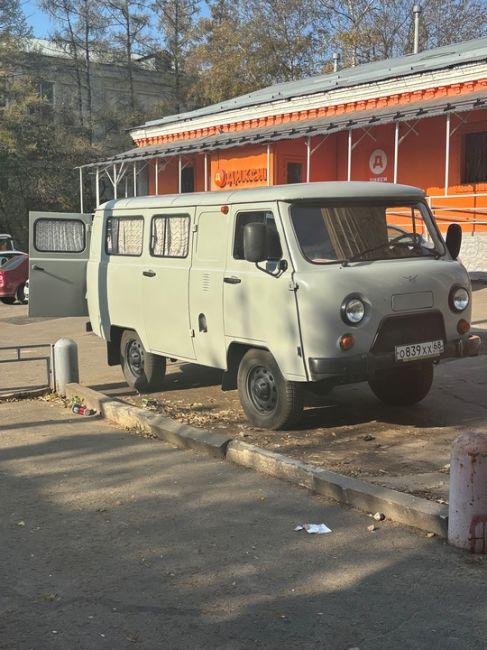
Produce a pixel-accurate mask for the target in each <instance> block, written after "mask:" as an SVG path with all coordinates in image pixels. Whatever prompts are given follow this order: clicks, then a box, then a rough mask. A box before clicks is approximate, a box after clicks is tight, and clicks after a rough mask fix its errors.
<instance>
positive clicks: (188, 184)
mask: <svg viewBox="0 0 487 650" xmlns="http://www.w3.org/2000/svg"><path fill="white" fill-rule="evenodd" d="M181 192H194V167H185V168H184V169H182V170H181Z"/></svg>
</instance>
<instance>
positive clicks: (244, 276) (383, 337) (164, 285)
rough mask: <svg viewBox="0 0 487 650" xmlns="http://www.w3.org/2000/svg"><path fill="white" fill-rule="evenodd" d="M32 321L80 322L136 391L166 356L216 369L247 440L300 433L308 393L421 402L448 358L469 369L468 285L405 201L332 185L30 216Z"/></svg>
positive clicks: (400, 194)
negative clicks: (233, 394)
mask: <svg viewBox="0 0 487 650" xmlns="http://www.w3.org/2000/svg"><path fill="white" fill-rule="evenodd" d="M31 221H32V223H31V242H30V244H31V245H30V283H31V292H30V293H31V296H30V305H29V311H30V314H31V315H37V316H42V315H51V316H82V315H85V314H89V318H90V321H91V325H92V328H93V331H94V332H95V333H96V334H98V336H101V337H102V338H103V339H105V340H106V341H107V351H108V363H109V364H110V365H114V364H121V365H122V368H123V371H124V374H125V377H126V379H127V381H128V383H129V384H130V385H131V386H133V387H135V388H136V389H137V390H138V391H140V392H148V391H153V390H159V389H162V388H163V380H164V372H165V367H166V357H169V358H177V359H181V360H185V361H188V362H192V363H197V364H202V365H206V366H211V367H215V368H221V369H222V370H224V371H225V372H224V375H223V389H224V390H225V389H234V388H236V387H238V390H239V393H240V399H241V402H242V406H243V409H244V411H245V413H246V415H247V417H248V419H249V420H250V422H252V423H253V424H254V425H256V426H259V427H266V428H272V429H279V428H284V427H289V426H291V425H292V424H294V423H296V421H297V420H298V418H299V416H300V414H301V411H302V408H303V389H304V388H305V387H308V388H309V387H311V388H313V389H314V390H315V391H318V392H321V391H327V390H329V389H330V388H331V387H333V386H335V385H338V384H345V383H351V382H360V381H368V382H369V384H370V387H371V388H372V390H373V392H374V393H375V394H376V395H377V397H379V399H381V400H382V401H383V402H385V403H387V404H393V405H410V404H414V403H416V402H419V401H420V400H422V399H423V398H424V397H425V396H426V395H427V393H428V391H429V389H430V387H431V384H432V380H433V367H434V365H435V364H436V363H437V362H438V361H440V360H441V359H444V358H447V357H462V356H469V355H470V356H471V355H475V354H478V351H479V347H480V340H479V338H478V337H475V336H471V335H469V328H470V312H471V304H470V303H471V286H470V282H469V278H468V275H467V273H466V271H465V269H464V267H463V266H462V265H461V264H460V263H459V262H458V261H457V259H456V258H457V256H458V253H459V248H460V240H461V230H460V228H459V226H457V225H455V224H452V226H450V228H449V231H448V235H447V239H446V243H445V242H444V241H443V239H442V237H441V234H440V232H439V230H438V228H437V226H436V224H435V222H434V220H433V217H432V215H431V213H430V211H429V209H428V207H427V205H426V203H425V195H424V193H423V192H422V191H421V190H419V189H417V188H413V187H409V186H404V185H391V184H385V183H384V184H382V183H366V182H364V183H360V182H332V183H310V184H299V185H285V186H275V187H269V188H258V189H254V190H240V191H232V192H230V191H229V192H224V191H222V192H207V193H195V194H181V195H175V196H174V195H172V196H151V197H138V198H129V199H121V200H115V201H110V202H108V203H106V204H104V205H102V206H100V207H99V208H98V209H97V210H96V212H95V215H94V218H93V219H92V217H91V215H73V214H52V213H33V214H31Z"/></svg>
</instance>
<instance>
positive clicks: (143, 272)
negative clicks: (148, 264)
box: [142, 271, 156, 278]
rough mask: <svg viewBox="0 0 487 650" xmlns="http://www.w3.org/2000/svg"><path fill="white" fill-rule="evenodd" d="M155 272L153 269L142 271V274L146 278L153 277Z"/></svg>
mask: <svg viewBox="0 0 487 650" xmlns="http://www.w3.org/2000/svg"><path fill="white" fill-rule="evenodd" d="M155 274H156V273H155V271H142V275H145V277H146V278H153V277H154V276H155Z"/></svg>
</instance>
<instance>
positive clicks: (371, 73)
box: [134, 37, 487, 131]
mask: <svg viewBox="0 0 487 650" xmlns="http://www.w3.org/2000/svg"><path fill="white" fill-rule="evenodd" d="M475 62H487V37H485V38H479V39H475V40H471V41H466V42H463V43H455V44H452V45H447V46H444V47H439V48H435V49H432V50H425V51H423V52H419V53H418V54H408V55H405V56H401V57H397V58H393V59H386V60H382V61H374V62H373V63H366V64H362V65H359V66H356V67H353V68H346V69H343V70H340V71H338V72H333V73H330V74H324V75H319V76H315V77H309V78H307V79H301V80H298V81H289V82H286V83H280V84H275V85H274V86H269V87H267V88H263V89H261V90H256V91H255V92H252V93H248V94H247V95H241V96H239V97H235V98H233V99H229V100H227V101H224V102H220V103H218V104H213V105H211V106H206V107H204V108H200V109H198V110H195V111H190V112H187V113H181V114H177V115H168V116H166V117H163V118H162V119H158V120H152V121H149V122H146V123H145V124H144V125H142V126H140V127H135V129H137V128H144V127H145V128H150V127H154V126H162V125H169V124H172V123H180V125H181V130H182V131H184V130H187V129H189V128H191V121H192V120H194V119H196V118H201V117H205V116H210V115H214V114H218V113H222V112H225V111H234V110H238V109H243V108H248V107H254V106H257V105H260V104H268V103H272V102H283V101H286V100H291V99H293V98H295V97H303V96H309V95H314V94H316V93H326V92H329V91H332V90H337V89H342V88H343V89H345V88H353V87H355V86H361V85H365V84H370V83H376V82H379V81H386V80H388V79H400V78H403V77H406V76H410V75H416V74H423V73H428V72H434V71H436V70H440V69H445V68H446V69H448V68H450V69H452V68H455V67H457V66H465V65H467V64H472V63H475ZM135 129H134V130H135Z"/></svg>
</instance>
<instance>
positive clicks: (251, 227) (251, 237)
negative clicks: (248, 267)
mask: <svg viewBox="0 0 487 650" xmlns="http://www.w3.org/2000/svg"><path fill="white" fill-rule="evenodd" d="M243 252H244V259H246V260H247V262H255V263H257V262H264V260H266V259H267V229H266V226H265V224H264V223H248V224H246V225H245V226H244V229H243Z"/></svg>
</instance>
